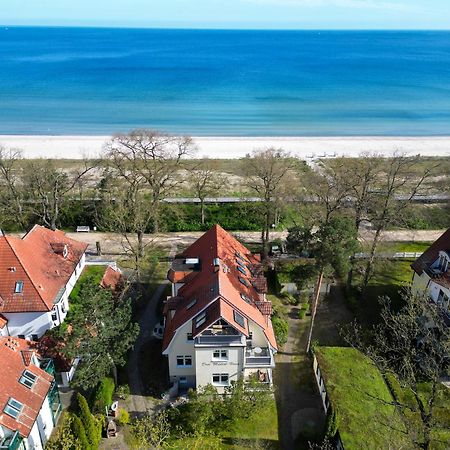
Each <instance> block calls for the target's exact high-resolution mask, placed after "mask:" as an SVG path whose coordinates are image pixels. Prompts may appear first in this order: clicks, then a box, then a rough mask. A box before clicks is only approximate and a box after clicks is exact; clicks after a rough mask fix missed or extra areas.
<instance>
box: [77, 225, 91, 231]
mask: <svg viewBox="0 0 450 450" xmlns="http://www.w3.org/2000/svg"><path fill="white" fill-rule="evenodd" d="M89 231H91V228H90V227H89V226H86V225H83V226H78V227H77V233H89Z"/></svg>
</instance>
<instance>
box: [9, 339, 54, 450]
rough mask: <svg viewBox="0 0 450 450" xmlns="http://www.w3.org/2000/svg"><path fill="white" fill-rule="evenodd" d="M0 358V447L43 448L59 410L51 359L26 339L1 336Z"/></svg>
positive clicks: (39, 449)
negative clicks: (40, 355) (44, 356)
mask: <svg viewBox="0 0 450 450" xmlns="http://www.w3.org/2000/svg"><path fill="white" fill-rule="evenodd" d="M0 361H1V370H0V449H7V450H17V449H21V450H22V449H23V450H25V449H35V450H42V449H43V448H44V445H45V443H46V442H47V440H48V438H49V437H50V434H51V432H52V430H53V428H54V426H55V424H56V421H57V419H58V416H59V413H60V411H61V402H60V398H59V394H58V388H57V386H56V383H55V380H54V377H53V365H52V360H43V359H41V358H40V357H39V354H38V353H37V352H36V350H35V348H34V344H33V343H30V342H29V341H27V340H24V339H17V338H12V337H2V338H0Z"/></svg>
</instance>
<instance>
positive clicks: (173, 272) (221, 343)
mask: <svg viewBox="0 0 450 450" xmlns="http://www.w3.org/2000/svg"><path fill="white" fill-rule="evenodd" d="M168 278H169V280H170V281H171V282H172V296H171V297H169V298H168V299H167V302H166V304H165V309H164V315H165V329H164V338H163V354H164V355H166V356H167V357H168V363H169V376H170V379H171V381H172V382H173V383H174V386H175V387H177V388H178V391H179V392H181V391H184V390H186V389H187V388H198V387H201V386H205V385H207V384H212V385H213V386H215V387H216V388H217V389H218V391H219V392H221V393H222V392H224V388H225V387H226V386H228V385H229V384H230V382H231V381H233V380H238V379H239V378H241V379H244V380H246V379H249V378H250V377H252V378H253V379H255V380H256V381H258V382H261V383H264V384H266V385H271V383H272V369H273V368H274V367H275V360H274V354H275V353H276V351H277V343H276V340H275V335H274V331H273V328H272V322H271V314H272V304H271V302H270V301H268V300H266V295H265V294H266V292H267V282H266V279H265V278H264V275H263V271H262V266H261V262H260V257H259V255H253V254H251V252H250V251H249V250H248V249H247V248H246V247H245V246H243V245H242V244H241V243H240V242H238V241H237V240H236V239H235V238H234V237H233V236H231V235H230V234H229V233H227V232H226V231H225V230H224V229H223V228H221V227H220V226H219V225H215V226H214V227H213V228H211V229H210V230H209V231H207V232H206V233H205V234H204V235H203V236H202V237H200V238H199V239H198V240H197V241H196V242H194V243H193V244H192V245H191V246H190V247H189V248H187V249H186V250H185V251H184V252H183V253H182V254H181V255H178V256H177V257H176V258H175V260H174V261H173V263H172V267H171V269H170V270H169V273H168Z"/></svg>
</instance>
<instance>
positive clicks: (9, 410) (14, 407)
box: [3, 397, 23, 419]
mask: <svg viewBox="0 0 450 450" xmlns="http://www.w3.org/2000/svg"><path fill="white" fill-rule="evenodd" d="M22 409H23V405H22V403H20V402H18V401H17V400H16V399H14V398H12V397H10V398H9V400H8V403H7V404H6V406H5V408H4V409H3V411H4V412H5V413H6V414H8V415H9V416H11V417H12V418H14V419H17V417H19V414H20V413H21V412H22Z"/></svg>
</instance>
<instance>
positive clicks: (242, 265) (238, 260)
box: [236, 258, 245, 268]
mask: <svg viewBox="0 0 450 450" xmlns="http://www.w3.org/2000/svg"><path fill="white" fill-rule="evenodd" d="M236 264H238V265H239V266H241V267H243V268H245V264H244V263H243V262H242V261H241V260H240V259H237V258H236Z"/></svg>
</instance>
